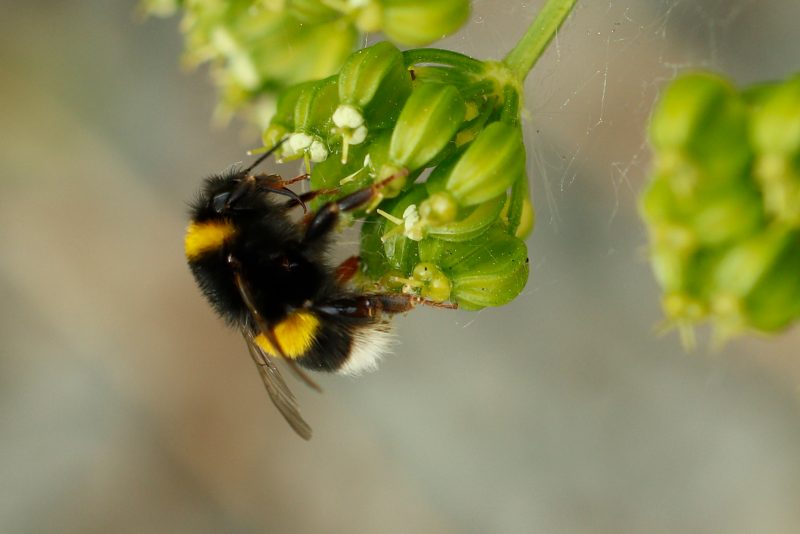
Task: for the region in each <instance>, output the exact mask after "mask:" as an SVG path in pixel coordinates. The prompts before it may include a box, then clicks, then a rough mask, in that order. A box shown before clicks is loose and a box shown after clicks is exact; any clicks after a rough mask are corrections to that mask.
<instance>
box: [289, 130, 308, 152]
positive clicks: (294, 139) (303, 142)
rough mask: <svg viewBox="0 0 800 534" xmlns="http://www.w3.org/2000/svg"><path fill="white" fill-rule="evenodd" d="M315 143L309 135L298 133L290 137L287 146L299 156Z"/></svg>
mask: <svg viewBox="0 0 800 534" xmlns="http://www.w3.org/2000/svg"><path fill="white" fill-rule="evenodd" d="M313 141H314V138H313V137H311V136H310V135H308V134H307V133H302V132H298V133H293V134H292V135H291V136H289V142H288V143H286V144H287V145H289V148H290V149H291V150H292V153H294V154H297V153H298V152H302V151H303V150H305V149H307V148H308V147H310V146H311V143H312V142H313Z"/></svg>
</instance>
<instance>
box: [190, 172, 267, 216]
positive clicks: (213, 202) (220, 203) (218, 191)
mask: <svg viewBox="0 0 800 534" xmlns="http://www.w3.org/2000/svg"><path fill="white" fill-rule="evenodd" d="M255 190H256V187H255V182H254V179H253V177H252V176H246V175H245V174H243V173H235V174H229V175H223V176H212V177H211V178H209V179H207V180H206V183H205V187H203V190H202V192H201V193H200V198H198V200H197V202H196V204H195V206H194V208H195V215H196V217H198V218H199V219H214V218H217V217H219V216H225V217H231V216H233V215H235V213H236V212H240V211H243V210H249V209H253V208H256V207H258V206H256V205H254V203H257V200H258V199H257V198H256V197H257V195H253V193H254V192H255Z"/></svg>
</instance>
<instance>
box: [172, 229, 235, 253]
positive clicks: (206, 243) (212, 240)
mask: <svg viewBox="0 0 800 534" xmlns="http://www.w3.org/2000/svg"><path fill="white" fill-rule="evenodd" d="M235 233H236V228H234V226H233V224H231V223H230V222H229V221H225V220H217V221H204V222H192V223H190V224H189V226H188V227H187V228H186V238H185V239H184V243H183V245H184V250H185V251H186V257H187V258H188V259H190V260H193V259H196V258H198V257H200V256H202V255H203V254H205V253H207V252H211V251H214V250H218V249H219V248H220V247H222V245H224V244H225V242H226V241H227V240H228V239H230V238H231V237H233V235H234V234H235Z"/></svg>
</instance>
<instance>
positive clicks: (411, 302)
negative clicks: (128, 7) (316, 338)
mask: <svg viewBox="0 0 800 534" xmlns="http://www.w3.org/2000/svg"><path fill="white" fill-rule="evenodd" d="M420 304H422V305H425V306H434V307H436V308H448V309H451V310H454V309H456V308H458V305H457V304H455V303H452V302H436V301H433V300H428V299H424V298H422V297H420V296H418V295H402V294H394V293H380V294H374V295H360V296H357V297H351V298H347V299H341V300H335V301H332V302H328V303H325V304H322V305H320V306H317V307H316V309H317V310H319V311H320V312H322V313H326V314H328V315H338V316H344V317H364V318H366V317H375V318H377V317H380V316H381V315H383V314H388V315H394V314H397V313H405V312H407V311H411V310H412V309H414V308H415V307H416V306H418V305H420Z"/></svg>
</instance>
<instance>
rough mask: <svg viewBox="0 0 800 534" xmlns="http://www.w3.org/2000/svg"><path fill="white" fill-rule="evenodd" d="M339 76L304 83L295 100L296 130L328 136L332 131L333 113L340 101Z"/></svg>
mask: <svg viewBox="0 0 800 534" xmlns="http://www.w3.org/2000/svg"><path fill="white" fill-rule="evenodd" d="M337 83H338V77H337V76H330V77H328V78H325V79H324V80H320V81H318V82H313V83H311V84H303V88H302V90H301V91H300V94H299V96H298V98H297V101H296V102H295V108H294V124H295V131H300V132H306V133H313V134H316V135H318V136H320V137H321V138H323V139H324V138H326V137H327V136H328V133H329V131H330V126H331V115H333V110H334V109H336V106H337V104H338V103H339V91H338V87H337Z"/></svg>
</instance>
